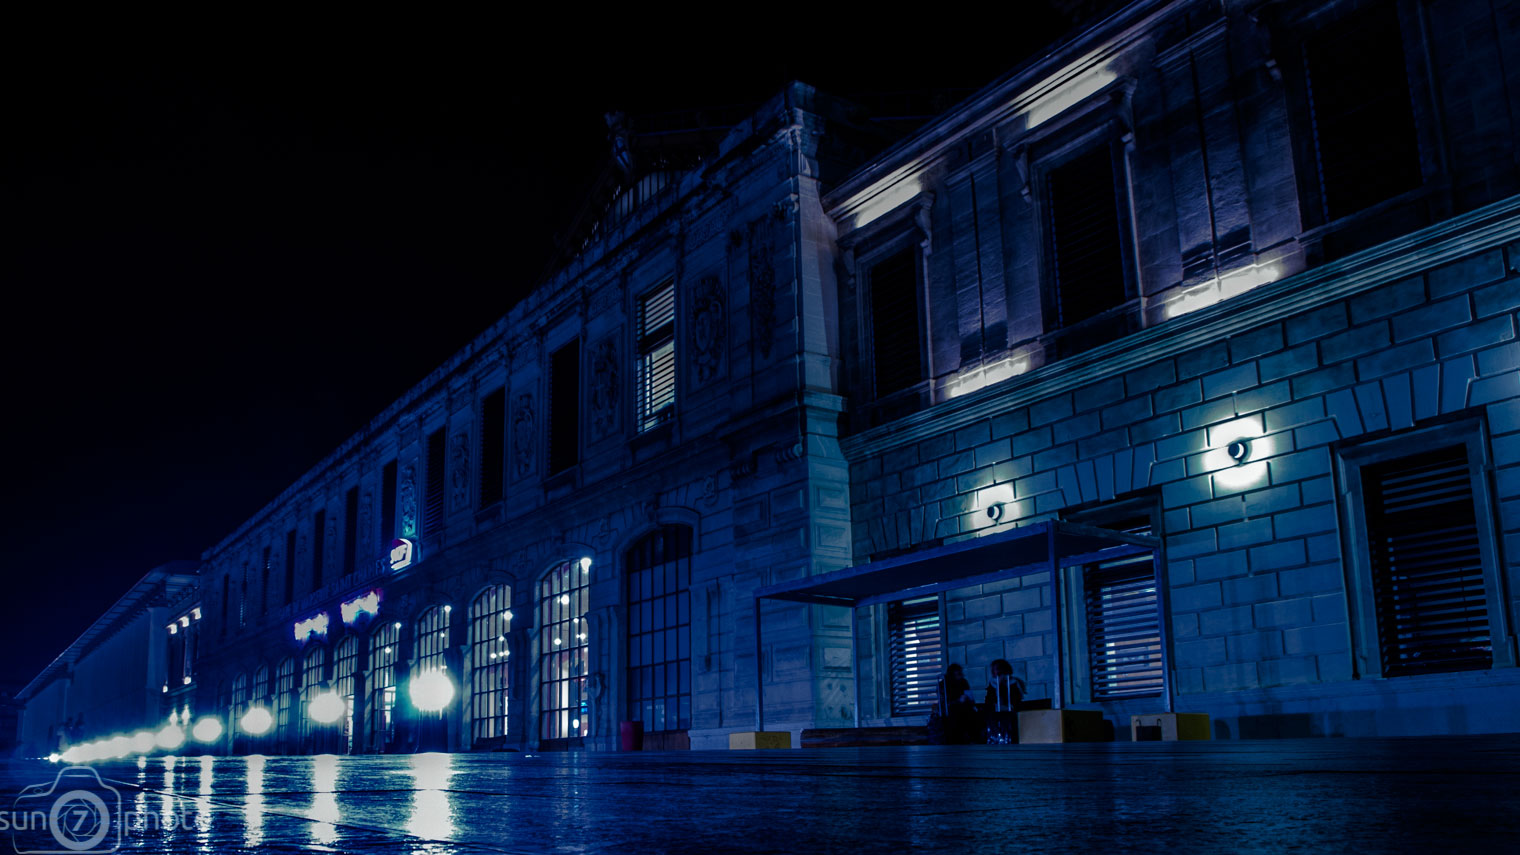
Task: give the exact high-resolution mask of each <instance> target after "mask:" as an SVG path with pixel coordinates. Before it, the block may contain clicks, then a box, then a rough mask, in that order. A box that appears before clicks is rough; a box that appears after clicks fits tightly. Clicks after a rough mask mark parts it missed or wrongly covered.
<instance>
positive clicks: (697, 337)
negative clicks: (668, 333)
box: [691, 276, 728, 383]
mask: <svg viewBox="0 0 1520 855" xmlns="http://www.w3.org/2000/svg"><path fill="white" fill-rule="evenodd" d="M725 309H726V307H725V305H724V295H723V282H722V280H720V279H719V278H718V277H717V276H704V277H702V279H701V281H699V282H698V283H697V287H696V289H695V291H694V292H693V293H692V297H691V361H692V366H693V367H694V368H695V369H696V380H697V382H698V383H706V382H708V381H710V380H712V379H713V378H714V377H717V376H718V375H719V373H721V372H722V370H723V354H724V340H725V339H726V338H727V336H726V333H727V328H728V321H727V318H726V311H725Z"/></svg>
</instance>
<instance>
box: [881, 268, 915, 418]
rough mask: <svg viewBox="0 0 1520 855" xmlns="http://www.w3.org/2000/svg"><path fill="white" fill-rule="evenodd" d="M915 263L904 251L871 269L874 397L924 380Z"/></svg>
mask: <svg viewBox="0 0 1520 855" xmlns="http://www.w3.org/2000/svg"><path fill="white" fill-rule="evenodd" d="M917 263H918V262H917V258H916V254H915V253H914V251H913V250H912V249H905V250H903V251H901V252H898V253H896V254H894V255H891V256H889V257H887V258H885V259H883V260H882V261H879V262H877V263H876V265H875V266H873V267H872V268H871V274H870V278H871V342H872V350H871V359H872V364H873V365H874V366H875V370H876V395H877V397H883V396H886V395H890V394H892V393H893V392H898V391H901V390H903V389H906V388H908V387H909V386H912V385H913V384H914V383H917V382H918V381H920V380H922V379H923V377H924V368H923V365H924V363H923V354H922V351H921V348H920V346H919V308H918V271H917Z"/></svg>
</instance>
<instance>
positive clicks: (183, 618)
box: [179, 615, 190, 626]
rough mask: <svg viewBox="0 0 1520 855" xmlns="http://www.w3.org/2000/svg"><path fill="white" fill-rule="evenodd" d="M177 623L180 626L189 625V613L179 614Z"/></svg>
mask: <svg viewBox="0 0 1520 855" xmlns="http://www.w3.org/2000/svg"><path fill="white" fill-rule="evenodd" d="M179 625H180V626H189V625H190V616H189V615H180V616H179Z"/></svg>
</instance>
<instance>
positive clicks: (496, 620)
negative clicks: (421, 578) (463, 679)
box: [470, 585, 512, 742]
mask: <svg viewBox="0 0 1520 855" xmlns="http://www.w3.org/2000/svg"><path fill="white" fill-rule="evenodd" d="M511 605H512V589H511V588H510V587H508V586H506V585H493V586H492V587H490V588H487V589H486V590H485V591H483V592H482V593H481V595H480V596H479V597H476V598H475V602H474V603H471V604H470V720H471V722H472V724H471V727H470V729H471V734H472V736H473V737H474V739H475V741H477V742H478V741H480V740H482V739H491V738H494V737H500V736H506V735H507V633H509V632H511V631H512V610H511V608H510V606H511Z"/></svg>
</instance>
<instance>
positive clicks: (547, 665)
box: [538, 561, 591, 739]
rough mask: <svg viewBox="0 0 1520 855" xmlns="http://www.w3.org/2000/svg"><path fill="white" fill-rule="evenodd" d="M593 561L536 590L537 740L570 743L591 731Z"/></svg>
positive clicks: (557, 571) (562, 570)
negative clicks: (588, 676)
mask: <svg viewBox="0 0 1520 855" xmlns="http://www.w3.org/2000/svg"><path fill="white" fill-rule="evenodd" d="M590 570H591V566H590V562H589V561H566V562H565V563H563V564H561V565H559V566H558V567H556V568H554V569H553V570H551V571H549V575H547V576H545V577H544V580H543V581H542V582H540V583H539V586H538V608H539V614H538V626H539V640H538V649H539V650H540V651H541V652H540V662H539V684H540V689H539V710H540V712H541V719H540V726H539V736H540V737H541V738H543V739H571V738H575V737H581V736H586V735H587V734H589V733H590V731H591V721H590V716H589V715H588V714H589V713H590V700H589V699H588V698H587V696H586V672H587V661H586V654H587V652H588V650H589V643H588V638H589V635H590V633H589V632H588V630H587V626H586V612H587V610H588V607H589V605H590V603H589V600H590V597H591V589H590V586H589V583H590V581H591V574H590Z"/></svg>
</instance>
